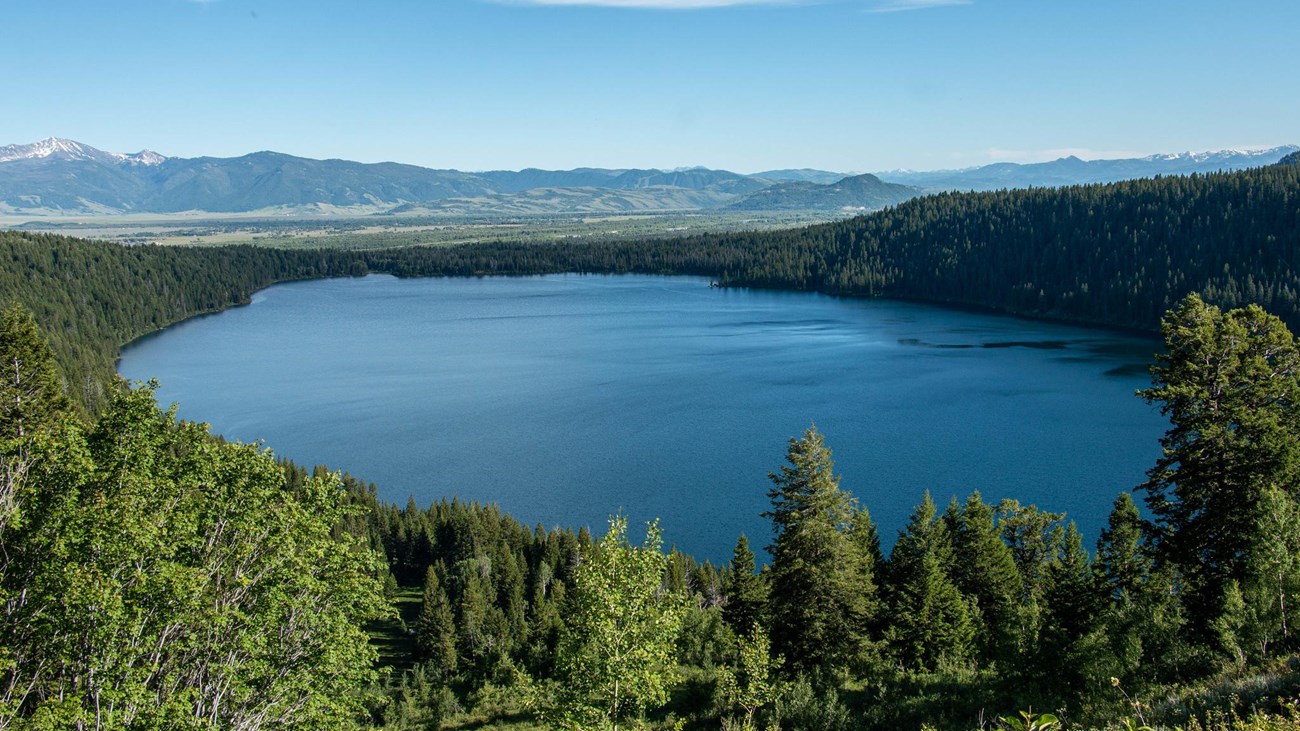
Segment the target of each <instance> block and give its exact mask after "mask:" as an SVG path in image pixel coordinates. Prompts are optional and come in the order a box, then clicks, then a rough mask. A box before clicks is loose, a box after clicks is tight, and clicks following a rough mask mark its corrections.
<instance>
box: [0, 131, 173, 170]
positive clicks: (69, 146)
mask: <svg viewBox="0 0 1300 731" xmlns="http://www.w3.org/2000/svg"><path fill="white" fill-rule="evenodd" d="M42 158H57V159H61V160H97V161H100V162H117V163H123V164H128V165H158V164H160V163H161V162H163V161H164V160H166V159H167V158H166V157H163V156H162V155H159V154H158V153H156V152H154V151H152V150H142V151H140V152H137V153H135V154H134V155H125V154H122V153H113V152H104V151H103V150H99V149H96V148H94V147H91V146H90V145H84V144H82V143H80V142H77V141H75V140H65V139H63V138H61V137H47V138H46V139H43V140H41V141H40V142H33V143H31V144H30V145H6V146H4V147H0V162H12V161H15V160H39V159H42Z"/></svg>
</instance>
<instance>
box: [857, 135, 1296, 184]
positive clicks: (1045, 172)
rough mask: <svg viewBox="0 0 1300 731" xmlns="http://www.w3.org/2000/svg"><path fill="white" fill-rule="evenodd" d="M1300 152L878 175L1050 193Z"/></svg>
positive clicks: (1065, 160) (1238, 166) (1067, 161)
mask: <svg viewBox="0 0 1300 731" xmlns="http://www.w3.org/2000/svg"><path fill="white" fill-rule="evenodd" d="M1298 150H1300V147H1297V146H1295V145H1283V146H1281V147H1271V148H1268V149H1262V150H1220V151H1218V152H1179V153H1170V154H1162V155H1147V156H1146V157H1135V158H1125V159H1119V160H1081V159H1079V158H1078V157H1075V156H1073V155H1071V156H1069V157H1062V158H1059V159H1057V160H1052V161H1050V162H1039V163H1030V164H1019V163H1012V162H999V163H993V164H991V165H982V166H979V167H973V168H965V169H961V170H932V171H927V172H918V171H914V170H891V171H888V172H880V173H876V175H877V176H879V177H880V179H881V180H887V181H889V182H891V183H902V184H904V185H915V186H917V187H919V188H922V189H924V190H926V191H942V190H999V189H1002V188H1029V187H1035V188H1049V187H1060V186H1062V185H1082V184H1087V183H1115V182H1119V181H1121V180H1133V179H1136V178H1154V177H1155V176H1157V175H1190V174H1192V173H1213V172H1219V171H1229V170H1244V169H1246V168H1257V167H1263V166H1264V165H1271V164H1272V163H1275V162H1277V161H1278V160H1280V159H1282V158H1283V157H1284V156H1286V155H1288V154H1291V153H1294V152H1296V151H1298Z"/></svg>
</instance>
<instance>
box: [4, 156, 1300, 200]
mask: <svg viewBox="0 0 1300 731" xmlns="http://www.w3.org/2000/svg"><path fill="white" fill-rule="evenodd" d="M1297 150H1300V148H1297V147H1294V146H1288V147H1279V148H1273V149H1270V150H1267V151H1225V152H1219V153H1197V154H1193V153H1182V154H1177V155H1153V156H1150V157H1145V158H1136V159H1131V160H1094V161H1084V160H1080V159H1078V158H1074V157H1068V158H1062V159H1061V160H1056V161H1053V162H1050V163H1038V164H1034V165H1017V164H1014V163H998V164H994V165H987V166H983V167H979V168H971V169H967V170H950V171H935V172H914V171H892V172H887V173H877V174H875V175H847V174H844V173H836V172H832V171H826V170H813V169H793V170H770V171H765V172H762V173H757V174H753V175H743V174H740V173H734V172H730V171H727V170H712V169H708V168H685V169H677V170H657V169H645V170H642V169H604V168H578V169H574V170H538V169H525V170H520V171H509V170H495V171H487V172H462V171H459V170H438V169H431V168H425V167H419V166H416V165H404V164H399V163H393V162H384V163H358V162H352V161H348V160H314V159H310V158H303V157H295V156H293V155H286V154H283V153H278V152H269V151H264V152H254V153H251V154H248V155H244V156H242V157H235V158H217V157H197V158H180V157H166V156H164V155H161V154H158V153H156V152H153V151H151V150H143V151H141V152H137V153H133V154H124V153H113V152H105V151H103V150H99V149H96V148H94V147H91V146H89V145H86V144H83V143H80V142H74V141H72V140H65V139H59V138H55V137H51V138H49V139H46V140H42V141H40V142H36V143H33V144H29V145H8V146H5V147H0V214H9V215H32V216H52V215H87V214H125V213H178V212H188V211H203V212H210V213H243V212H251V211H279V212H293V213H303V214H309V213H353V214H366V213H379V214H382V213H391V214H399V213H405V212H435V213H449V214H457V213H466V214H484V213H586V212H613V211H645V212H650V211H669V210H674V211H681V210H702V209H725V210H737V211H757V210H775V211H784V210H808V211H826V212H842V213H855V212H860V211H866V210H876V209H879V208H884V207H887V206H890V205H895V204H897V203H900V202H902V201H904V200H907V199H909V198H913V197H915V196H917V195H919V194H921V193H922V192H924V191H932V190H951V189H961V190H971V189H973V190H987V189H990V188H1005V187H1027V186H1031V185H1032V186H1056V185H1066V184H1074V183H1090V182H1109V181H1113V180H1121V179H1126V178H1135V177H1150V176H1154V175H1169V174H1179V173H1188V172H1209V171H1212V170H1232V169H1240V168H1244V167H1257V166H1260V165H1265V164H1268V163H1272V162H1276V161H1277V160H1278V159H1280V158H1281V157H1283V156H1284V155H1286V154H1289V153H1293V152H1295V151H1297Z"/></svg>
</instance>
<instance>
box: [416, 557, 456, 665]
mask: <svg viewBox="0 0 1300 731" xmlns="http://www.w3.org/2000/svg"><path fill="white" fill-rule="evenodd" d="M415 650H416V655H417V656H418V657H419V659H420V660H423V661H427V662H428V663H430V665H431V666H432V667H433V668H434V669H435V671H436V672H438V673H440V675H441V677H444V678H446V677H450V676H451V675H452V674H454V673H455V672H456V660H457V653H456V625H455V622H454V621H453V619H452V613H451V602H450V601H448V599H447V593H446V592H445V591H443V588H442V580H441V579H440V578H439V576H438V570H437V569H436V568H435V567H433V566H430V567H429V569H428V572H427V573H426V574H425V578H424V601H423V603H422V604H421V605H420V617H419V619H418V620H417V622H416V625H415Z"/></svg>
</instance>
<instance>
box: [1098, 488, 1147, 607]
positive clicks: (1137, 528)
mask: <svg viewBox="0 0 1300 731" xmlns="http://www.w3.org/2000/svg"><path fill="white" fill-rule="evenodd" d="M1094 565H1095V568H1096V571H1095V573H1096V577H1097V579H1096V580H1097V582H1098V585H1099V588H1100V591H1101V594H1102V595H1103V596H1105V597H1106V598H1107V599H1109V600H1110V601H1119V599H1120V597H1121V596H1123V595H1128V596H1130V597H1137V596H1138V595H1139V594H1140V593H1141V592H1142V591H1144V590H1145V589H1146V586H1147V582H1148V581H1149V580H1150V577H1151V558H1150V556H1148V555H1147V551H1146V545H1145V541H1144V536H1143V533H1142V516H1141V515H1140V514H1139V513H1138V509H1137V505H1136V504H1134V502H1133V496H1132V495H1131V494H1129V493H1127V492H1122V493H1120V494H1119V497H1117V498H1115V507H1113V508H1112V509H1111V511H1110V517H1109V518H1108V519H1107V521H1106V527H1105V529H1103V530H1102V532H1101V537H1100V538H1099V539H1097V560H1096V563H1095V564H1094Z"/></svg>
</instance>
